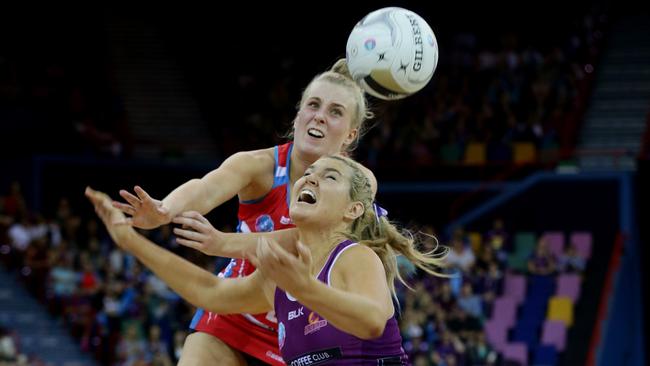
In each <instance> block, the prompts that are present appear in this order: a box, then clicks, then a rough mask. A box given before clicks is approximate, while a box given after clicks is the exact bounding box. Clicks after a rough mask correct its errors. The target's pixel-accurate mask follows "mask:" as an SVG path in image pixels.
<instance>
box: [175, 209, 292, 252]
mask: <svg viewBox="0 0 650 366" xmlns="http://www.w3.org/2000/svg"><path fill="white" fill-rule="evenodd" d="M172 222H174V223H175V224H180V225H183V228H182V229H181V228H174V234H176V235H177V236H178V238H177V239H176V241H177V242H178V243H179V244H181V245H184V246H186V247H190V248H193V249H196V250H198V251H200V252H202V253H204V254H207V255H215V256H221V257H228V258H248V257H250V255H251V254H254V253H255V250H256V248H257V240H258V238H260V237H266V238H270V239H273V240H275V241H277V242H278V243H279V244H280V245H282V246H283V247H285V248H293V247H295V242H296V241H297V240H298V230H297V229H295V228H293V229H283V230H277V231H272V232H262V233H224V232H222V231H219V230H217V229H215V228H214V227H213V226H212V224H210V222H209V221H208V220H207V219H206V218H205V217H203V215H201V214H200V213H198V212H196V211H188V212H183V213H182V214H180V215H179V216H176V217H175V218H174V219H173V220H172Z"/></svg>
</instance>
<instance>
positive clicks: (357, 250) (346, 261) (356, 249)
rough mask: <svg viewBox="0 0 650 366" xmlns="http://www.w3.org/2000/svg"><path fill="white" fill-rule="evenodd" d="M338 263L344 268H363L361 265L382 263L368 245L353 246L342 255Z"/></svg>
mask: <svg viewBox="0 0 650 366" xmlns="http://www.w3.org/2000/svg"><path fill="white" fill-rule="evenodd" d="M337 262H338V263H339V264H342V265H343V266H344V267H361V268H363V267H362V266H359V264H360V262H361V263H373V262H375V263H380V264H381V259H379V256H378V255H377V253H375V251H374V250H372V249H370V248H369V247H367V246H366V245H363V244H356V245H351V246H350V247H348V248H347V249H346V250H345V251H343V252H342V253H341V255H340V256H339V258H338V260H337Z"/></svg>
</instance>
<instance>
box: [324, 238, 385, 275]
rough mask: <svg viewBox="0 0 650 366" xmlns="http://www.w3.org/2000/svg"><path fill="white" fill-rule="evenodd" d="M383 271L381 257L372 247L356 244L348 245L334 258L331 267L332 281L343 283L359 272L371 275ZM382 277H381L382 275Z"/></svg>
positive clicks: (359, 273)
mask: <svg viewBox="0 0 650 366" xmlns="http://www.w3.org/2000/svg"><path fill="white" fill-rule="evenodd" d="M380 273H384V265H383V264H382V262H381V259H380V258H379V256H378V255H377V253H375V252H374V251H373V250H372V249H370V248H369V247H367V246H365V245H363V244H357V245H352V246H350V247H348V248H347V249H346V250H345V251H343V252H342V253H341V254H340V255H339V257H338V258H337V260H336V263H335V264H334V267H333V268H332V272H331V276H332V277H331V278H332V282H333V283H336V282H338V281H341V282H339V283H341V284H345V283H347V282H348V279H351V278H358V276H360V275H361V274H363V275H371V276H372V275H373V274H380ZM382 278H383V277H382Z"/></svg>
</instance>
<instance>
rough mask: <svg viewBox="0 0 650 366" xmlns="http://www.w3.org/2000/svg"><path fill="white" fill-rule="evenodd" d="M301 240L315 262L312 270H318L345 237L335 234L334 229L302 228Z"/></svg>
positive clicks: (300, 232)
mask: <svg viewBox="0 0 650 366" xmlns="http://www.w3.org/2000/svg"><path fill="white" fill-rule="evenodd" d="M299 240H300V242H302V243H303V244H304V245H305V246H307V247H308V248H309V250H310V251H311V256H312V263H313V264H314V266H313V268H312V271H315V272H318V271H319V270H320V269H321V267H322V266H323V264H324V263H325V261H326V260H327V256H328V255H329V253H330V252H331V251H332V249H333V248H334V247H336V246H337V245H338V244H339V243H340V242H341V241H342V240H343V238H342V237H340V235H337V234H335V231H332V230H318V229H315V230H300V231H299Z"/></svg>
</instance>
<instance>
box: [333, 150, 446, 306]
mask: <svg viewBox="0 0 650 366" xmlns="http://www.w3.org/2000/svg"><path fill="white" fill-rule="evenodd" d="M330 157H331V158H332V159H336V160H339V161H342V162H344V163H345V164H346V165H348V166H349V167H350V168H352V172H353V173H352V177H351V178H350V199H351V200H352V201H358V202H361V203H362V204H363V207H364V213H363V214H362V215H361V216H359V217H358V218H357V219H355V220H354V221H353V222H352V224H351V225H350V228H349V231H348V232H344V233H341V234H342V235H343V236H345V237H347V238H348V239H350V240H353V241H355V242H357V243H359V244H363V245H366V246H367V247H369V248H370V249H372V250H373V251H374V252H375V253H376V254H377V255H378V256H379V258H380V259H381V262H382V263H383V265H384V270H385V271H386V281H387V283H388V286H389V288H390V291H391V294H392V295H393V297H396V291H395V279H398V280H399V281H400V282H401V283H402V284H404V285H405V286H406V287H409V288H410V286H409V285H408V284H407V283H406V281H405V280H404V278H402V276H401V274H400V273H399V270H398V268H397V256H398V255H403V256H404V257H405V258H406V259H408V260H409V261H410V262H411V263H413V264H414V265H415V266H416V267H418V268H420V269H422V270H423V271H425V272H427V273H429V274H431V275H435V276H441V277H448V275H446V274H444V273H442V272H441V271H440V270H441V269H442V268H443V267H444V262H443V261H444V258H445V257H446V256H447V253H448V252H449V248H448V247H446V246H442V245H439V244H438V241H437V239H435V237H434V240H435V242H436V247H435V248H433V249H432V250H431V251H429V252H421V251H419V250H418V249H417V247H416V242H418V241H417V240H416V239H417V238H416V237H415V236H414V235H413V234H412V233H411V232H410V231H408V230H405V229H398V228H397V227H396V225H395V224H393V223H391V222H390V221H389V220H388V219H387V218H386V216H382V215H378V214H377V212H376V211H375V205H374V198H375V197H374V196H375V195H374V192H373V188H372V185H371V183H370V179H369V178H368V177H367V176H366V174H364V172H363V170H362V169H361V168H360V167H359V165H358V164H359V163H357V162H355V161H354V160H352V159H350V158H346V157H343V156H338V155H337V156H330Z"/></svg>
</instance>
